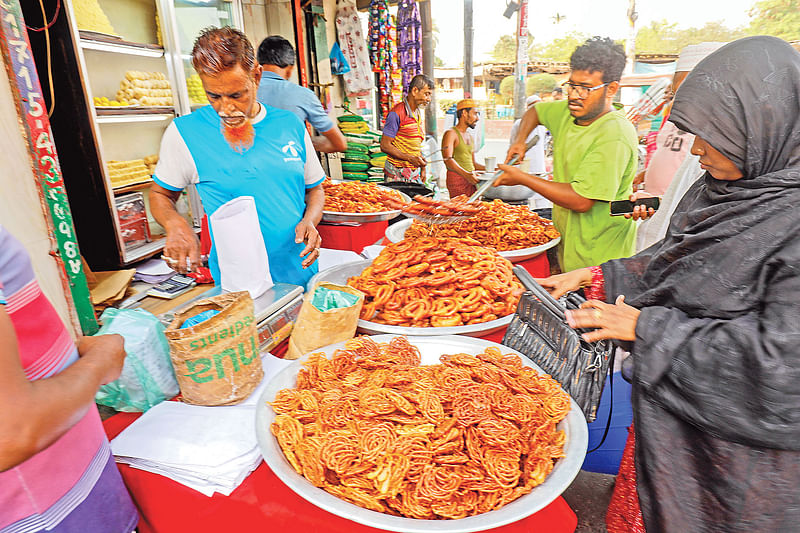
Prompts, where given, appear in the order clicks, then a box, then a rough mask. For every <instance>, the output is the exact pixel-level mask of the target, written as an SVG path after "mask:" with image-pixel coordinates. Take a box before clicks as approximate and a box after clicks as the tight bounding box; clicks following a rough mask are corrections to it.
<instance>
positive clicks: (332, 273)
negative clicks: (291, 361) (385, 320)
mask: <svg viewBox="0 0 800 533" xmlns="http://www.w3.org/2000/svg"><path fill="white" fill-rule="evenodd" d="M371 264H372V261H371V260H366V261H356V262H353V263H345V264H343V265H337V266H335V267H331V268H329V269H327V270H323V271H322V272H317V273H316V274H314V277H312V278H311V279H310V280H308V285H307V291H308V292H309V293H310V292H311V291H312V290H313V289H314V287H315V286H316V285H317V283H320V282H323V281H325V282H328V283H335V284H337V285H347V280H348V279H350V278H352V277H353V276H358V275H359V274H361V272H363V271H364V269H365V268H367V267H368V266H369V265H371ZM512 318H514V314H513V313H512V314H510V315H508V316H504V317H502V318H498V319H497V320H489V321H488V322H481V323H480V324H467V325H464V326H452V327H443V328H412V327H405V326H391V325H389V324H378V323H377V322H371V321H369V320H361V319H358V331H359V332H361V333H366V334H369V335H378V334H381V333H389V334H392V335H415V336H416V335H434V336H440V335H467V336H469V337H483V336H484V335H488V334H489V333H493V332H495V331H499V330H501V329H503V328H505V327H506V326H508V325H509V324H510V323H511V319H512Z"/></svg>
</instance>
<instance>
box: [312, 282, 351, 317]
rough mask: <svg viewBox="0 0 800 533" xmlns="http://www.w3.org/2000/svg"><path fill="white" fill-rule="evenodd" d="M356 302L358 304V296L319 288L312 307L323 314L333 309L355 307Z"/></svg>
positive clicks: (315, 293)
mask: <svg viewBox="0 0 800 533" xmlns="http://www.w3.org/2000/svg"><path fill="white" fill-rule="evenodd" d="M356 302H358V296H356V295H355V294H350V293H347V292H344V291H337V290H336V289H328V288H327V287H317V290H316V291H314V297H313V298H312V299H311V305H313V306H314V307H316V308H317V309H319V310H320V311H322V312H323V313H324V312H325V311H329V310H331V309H341V308H343V307H350V306H351V305H355V304H356Z"/></svg>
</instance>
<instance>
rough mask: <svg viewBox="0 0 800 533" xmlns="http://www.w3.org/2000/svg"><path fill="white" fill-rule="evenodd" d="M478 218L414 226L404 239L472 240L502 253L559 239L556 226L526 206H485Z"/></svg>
mask: <svg viewBox="0 0 800 533" xmlns="http://www.w3.org/2000/svg"><path fill="white" fill-rule="evenodd" d="M484 205H485V207H484V208H483V209H482V210H481V211H480V212H479V213H477V214H476V215H475V216H472V217H470V218H467V219H465V220H463V221H461V222H456V223H453V224H436V225H433V226H431V225H428V224H423V223H420V222H414V223H413V224H411V226H410V227H409V228H408V229H407V230H406V233H405V237H406V238H408V237H422V236H427V235H430V236H434V237H471V238H473V239H475V240H476V241H478V242H480V243H481V244H482V245H484V246H491V247H493V248H495V249H497V250H500V251H507V250H519V249H521V248H531V247H533V246H538V245H540V244H545V243H548V242H550V241H551V240H553V239H555V238H556V237H559V236H560V234H559V233H558V230H557V229H556V228H555V227H554V226H553V223H552V222H551V221H550V220H547V219H546V218H542V217H540V216H539V215H537V214H536V213H534V212H532V211H531V210H530V209H528V207H527V206H523V205H509V204H507V203H505V202H503V201H502V200H494V201H493V202H484Z"/></svg>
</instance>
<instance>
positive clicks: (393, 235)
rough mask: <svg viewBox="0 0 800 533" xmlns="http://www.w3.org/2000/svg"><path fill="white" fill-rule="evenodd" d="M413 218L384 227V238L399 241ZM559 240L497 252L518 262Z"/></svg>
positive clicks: (559, 238)
mask: <svg viewBox="0 0 800 533" xmlns="http://www.w3.org/2000/svg"><path fill="white" fill-rule="evenodd" d="M412 222H413V220H408V219H406V220H401V221H400V222H395V223H394V224H392V225H391V226H389V227H387V228H386V232H385V233H384V234H385V235H386V238H387V239H388V240H389V241H391V242H400V241H402V240H403V238H404V236H405V234H406V230H407V229H408V228H410V227H411V224H412ZM560 242H561V237H560V236H559V237H556V238H555V239H553V240H551V241H550V242H546V243H544V244H540V245H538V246H531V247H530V248H519V249H518V250H505V251H502V252H500V251H498V252H497V253H498V254H500V256H501V257H505V258H506V259H508V260H509V261H511V262H512V263H519V262H522V261H526V260H528V259H531V258H532V257H536V256H537V255H539V254H540V253H542V252H544V251H546V250H549V249H550V248H553V247H554V246H557V245H558V243H560Z"/></svg>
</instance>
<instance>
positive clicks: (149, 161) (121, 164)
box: [108, 155, 158, 189]
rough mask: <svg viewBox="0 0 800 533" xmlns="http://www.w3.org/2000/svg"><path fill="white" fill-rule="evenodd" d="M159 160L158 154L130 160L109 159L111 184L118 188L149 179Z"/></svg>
mask: <svg viewBox="0 0 800 533" xmlns="http://www.w3.org/2000/svg"><path fill="white" fill-rule="evenodd" d="M157 162H158V156H157V155H149V156H147V157H145V158H143V159H132V160H130V161H109V162H108V177H109V179H110V180H111V186H112V187H113V188H115V189H116V188H119V187H127V186H128V185H135V184H137V183H144V182H146V181H148V180H149V179H150V176H151V175H152V174H153V171H154V170H155V165H156V163H157Z"/></svg>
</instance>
